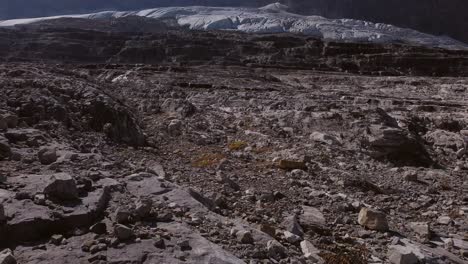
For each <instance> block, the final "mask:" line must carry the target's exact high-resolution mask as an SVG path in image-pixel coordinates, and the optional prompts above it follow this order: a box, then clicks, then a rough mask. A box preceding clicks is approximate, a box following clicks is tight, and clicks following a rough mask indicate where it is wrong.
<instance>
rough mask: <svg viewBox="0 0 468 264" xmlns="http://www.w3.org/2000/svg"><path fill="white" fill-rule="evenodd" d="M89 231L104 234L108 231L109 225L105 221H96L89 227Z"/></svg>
mask: <svg viewBox="0 0 468 264" xmlns="http://www.w3.org/2000/svg"><path fill="white" fill-rule="evenodd" d="M89 231H91V232H93V233H95V234H98V235H103V234H106V233H107V226H106V224H105V223H102V222H100V223H96V224H94V225H92V226H91V227H90V228H89Z"/></svg>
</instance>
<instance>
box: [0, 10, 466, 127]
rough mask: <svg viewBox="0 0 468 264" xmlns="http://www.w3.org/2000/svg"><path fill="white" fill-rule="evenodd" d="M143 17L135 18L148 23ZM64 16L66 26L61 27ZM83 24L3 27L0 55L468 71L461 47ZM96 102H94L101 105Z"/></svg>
mask: <svg viewBox="0 0 468 264" xmlns="http://www.w3.org/2000/svg"><path fill="white" fill-rule="evenodd" d="M117 21H118V20H117ZM145 21H146V20H142V21H139V22H141V23H142V25H145V23H146V22H145ZM62 23H63V24H65V25H66V26H63V27H60V25H61V24H62ZM87 23H94V22H90V21H88V22H87V21H85V20H80V19H74V20H73V21H70V20H67V19H65V20H58V21H55V22H54V21H49V22H47V24H46V25H44V28H42V27H40V26H38V25H34V26H31V27H26V26H25V27H22V29H21V30H7V29H2V30H0V47H2V49H0V60H3V61H25V60H26V61H36V60H40V61H46V62H58V63H63V62H70V63H145V64H168V63H171V62H174V61H176V62H178V63H180V64H198V65H200V64H217V65H244V66H254V67H255V66H261V67H282V68H294V69H311V70H323V71H340V72H351V73H360V74H370V75H426V76H427V75H430V76H466V75H467V74H468V52H466V51H446V50H441V49H430V48H423V47H416V46H406V45H396V44H388V45H376V44H356V43H354V44H353V43H334V42H323V41H321V40H318V39H314V38H310V37H305V36H299V35H289V34H284V35H248V34H242V33H232V32H216V31H211V32H199V31H187V30H184V29H177V30H161V31H160V32H147V33H122V32H119V31H117V32H112V31H111V32H109V31H108V30H110V29H108V28H107V27H106V26H102V25H101V26H102V27H98V28H101V30H104V32H97V31H89V30H88V28H89V27H90V25H89V24H87ZM102 23H103V25H104V24H106V23H107V22H102ZM148 23H155V22H148ZM98 24H99V22H98ZM73 28H75V29H73ZM142 28H144V26H142ZM18 43H20V44H18ZM48 104H51V105H53V107H54V108H55V110H54V113H55V115H56V116H57V117H58V118H63V116H60V115H61V114H62V115H63V114H64V113H65V112H64V111H62V110H63V109H61V108H60V107H62V106H61V105H57V104H55V105H54V103H53V102H48ZM94 107H95V108H97V109H99V108H100V107H101V106H100V105H95V106H94ZM92 111H94V110H92ZM23 112H34V105H33V104H31V105H25V108H24V109H23Z"/></svg>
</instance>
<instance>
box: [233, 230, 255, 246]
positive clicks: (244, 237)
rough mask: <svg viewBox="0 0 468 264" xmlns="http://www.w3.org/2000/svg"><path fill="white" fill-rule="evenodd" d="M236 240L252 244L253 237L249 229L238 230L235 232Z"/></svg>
mask: <svg viewBox="0 0 468 264" xmlns="http://www.w3.org/2000/svg"><path fill="white" fill-rule="evenodd" d="M236 237H237V240H238V241H239V242H241V243H242V244H253V242H254V239H253V236H252V233H251V232H250V231H238V232H237V233H236Z"/></svg>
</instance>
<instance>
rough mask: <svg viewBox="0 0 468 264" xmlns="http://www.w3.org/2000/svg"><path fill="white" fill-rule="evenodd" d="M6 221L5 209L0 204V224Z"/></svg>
mask: <svg viewBox="0 0 468 264" xmlns="http://www.w3.org/2000/svg"><path fill="white" fill-rule="evenodd" d="M6 220H7V219H6V215H5V208H4V207H3V204H0V224H1V223H3V222H5V221H6Z"/></svg>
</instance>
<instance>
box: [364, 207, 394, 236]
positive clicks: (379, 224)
mask: <svg viewBox="0 0 468 264" xmlns="http://www.w3.org/2000/svg"><path fill="white" fill-rule="evenodd" d="M358 223H359V224H360V225H362V226H365V227H367V228H369V229H372V230H378V231H387V230H388V222H387V216H386V215H385V214H384V213H382V212H379V211H376V210H372V209H369V208H362V209H361V211H360V212H359V216H358Z"/></svg>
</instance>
